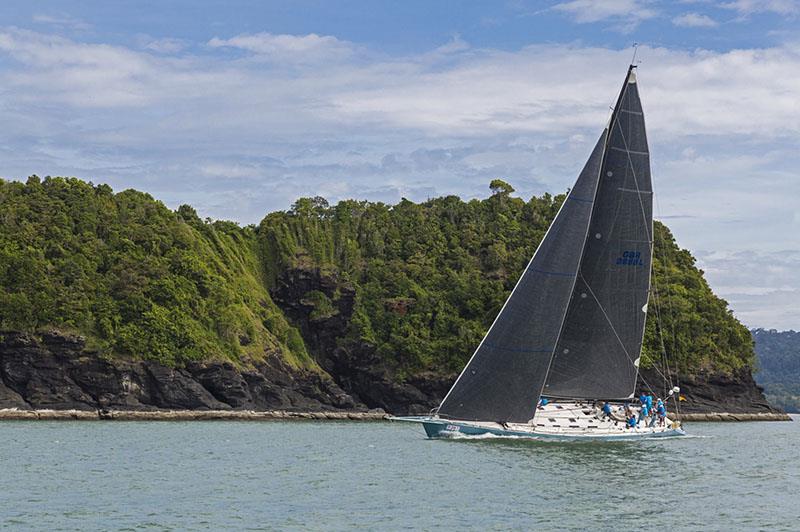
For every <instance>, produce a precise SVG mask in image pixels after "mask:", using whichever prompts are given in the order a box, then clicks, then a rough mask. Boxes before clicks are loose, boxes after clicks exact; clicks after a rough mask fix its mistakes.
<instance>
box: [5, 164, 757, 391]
mask: <svg viewBox="0 0 800 532" xmlns="http://www.w3.org/2000/svg"><path fill="white" fill-rule="evenodd" d="M563 199H564V196H563V195H558V196H550V195H549V194H545V195H543V196H541V197H533V198H531V199H530V200H528V201H525V200H523V199H520V198H517V197H514V196H513V189H511V187H510V186H508V185H507V184H505V183H503V182H501V181H495V182H493V183H492V194H491V196H490V197H488V198H487V199H484V200H471V201H468V202H465V201H462V200H461V199H459V198H458V197H455V196H447V197H442V198H435V199H431V200H428V201H426V202H424V203H413V202H411V201H407V200H403V201H401V202H400V203H398V204H397V205H386V204H383V203H372V202H366V201H356V200H347V201H342V202H339V203H338V204H336V205H329V204H328V203H327V201H325V200H324V199H323V198H303V199H299V200H298V201H297V202H296V203H295V205H294V206H293V207H292V209H291V210H289V211H286V212H274V213H271V214H267V215H266V217H265V218H264V219H263V220H262V221H261V223H260V224H259V225H258V226H248V227H239V226H237V225H236V224H234V223H231V222H224V221H210V220H205V221H204V220H201V219H200V218H199V217H198V216H197V214H196V212H195V211H194V209H192V208H191V207H189V206H182V207H180V208H179V209H178V210H177V211H175V212H173V211H171V210H169V209H168V208H166V207H165V206H164V205H163V204H162V203H161V202H158V201H156V200H154V199H153V198H152V197H150V196H149V195H147V194H144V193H141V192H136V191H133V190H126V191H123V192H119V193H116V194H115V193H113V191H112V190H111V189H110V188H109V187H108V186H106V185H99V186H94V185H92V184H90V183H86V182H83V181H80V180H77V179H65V178H45V179H43V180H40V179H39V178H37V177H31V178H30V179H29V180H28V182H27V183H26V184H23V183H19V182H5V181H0V219H1V220H2V224H0V328H2V329H3V330H18V331H31V332H37V331H43V330H46V329H53V328H55V329H58V330H62V331H66V332H73V333H79V334H81V335H84V336H85V337H86V338H87V341H88V343H89V345H90V346H91V347H92V348H93V349H96V350H97V351H98V352H99V353H100V354H101V356H103V357H105V358H108V359H113V358H120V357H122V358H134V359H146V360H156V361H158V362H161V363H164V364H167V365H171V366H182V365H185V364H187V363H188V362H190V361H200V360H218V361H220V360H224V361H230V362H231V363H233V364H234V365H235V366H237V367H246V366H248V365H250V364H253V363H254V362H257V361H259V360H262V359H263V358H264V357H265V356H267V355H268V354H277V355H278V356H280V357H282V358H283V359H284V360H285V361H287V362H288V363H290V364H291V365H293V366H294V367H303V368H309V369H312V370H314V371H320V372H322V371H325V370H327V371H328V372H331V373H334V372H335V371H337V370H336V367H335V366H336V364H341V363H342V359H341V357H339V358H338V359H337V360H333V361H332V360H331V359H330V357H331V352H332V351H333V350H336V349H339V350H345V351H346V352H348V353H350V354H352V353H361V354H360V355H359V356H360V360H361V362H360V363H363V361H364V360H366V359H365V358H364V356H365V355H364V353H365V352H368V353H369V357H367V358H368V359H369V361H370V362H369V363H370V364H373V365H375V364H379V365H380V366H381V368H382V369H383V370H384V371H385V373H386V374H387V375H389V376H390V379H393V380H396V381H398V382H402V381H405V380H408V379H413V378H414V377H415V376H418V375H421V374H426V375H429V374H434V375H441V376H451V375H452V374H453V373H454V372H456V371H458V370H459V369H460V368H461V367H462V366H463V364H464V363H465V361H466V360H467V358H468V357H469V356H470V354H471V353H472V351H473V350H474V348H475V346H476V345H477V343H478V342H479V341H480V339H481V336H482V335H483V334H484V332H485V331H486V329H487V328H488V326H489V325H490V324H491V321H492V320H493V318H494V316H495V314H496V313H497V311H498V310H499V308H500V307H501V305H502V303H503V301H504V299H505V297H506V296H507V294H508V293H509V291H510V290H511V288H512V287H513V285H514V283H515V282H516V278H517V276H518V275H519V273H520V272H521V270H522V269H523V268H524V266H525V264H526V263H527V261H528V259H529V258H530V256H531V255H532V253H533V252H534V250H535V248H536V246H537V244H538V242H539V240H540V239H541V238H542V236H543V235H544V233H545V231H546V229H547V227H548V225H549V223H550V221H551V220H552V218H553V217H554V215H555V214H556V212H557V211H558V208H559V206H560V203H561V201H563ZM655 243H656V250H655V259H654V266H655V268H654V293H657V294H658V297H655V296H653V297H651V304H650V306H649V310H648V312H649V313H650V315H649V318H650V319H649V320H648V325H647V331H646V340H645V342H646V345H645V358H644V364H645V366H647V365H648V364H650V363H651V362H652V361H653V360H660V358H661V353H662V351H663V350H664V349H665V350H666V351H667V353H668V354H669V356H670V360H671V361H672V364H673V366H677V367H679V368H680V370H681V372H682V373H686V374H696V373H700V372H716V373H720V374H732V373H734V372H736V371H741V370H743V369H746V368H747V367H748V366H751V365H752V364H753V361H754V358H753V357H754V354H753V346H752V339H751V337H750V334H749V331H748V330H747V329H746V328H745V327H743V326H742V325H741V324H740V323H739V322H738V321H737V320H736V319H735V318H734V317H733V316H732V314H731V313H730V311H729V310H728V308H727V303H726V302H725V301H723V300H721V299H719V298H717V297H716V296H714V294H713V293H712V292H711V290H710V288H709V287H708V285H707V283H706V282H705V280H704V279H703V275H702V272H701V271H700V270H698V269H697V268H696V267H695V265H694V259H693V258H692V256H691V255H690V254H689V252H688V251H686V250H681V249H679V248H678V247H677V245H676V244H675V241H674V239H673V237H672V235H671V233H670V232H669V230H668V229H667V228H666V227H665V226H663V225H661V224H658V223H657V224H656V234H655ZM312 278H313V280H314V281H313V282H311V281H310V279H312ZM298 291H299V292H298ZM334 377H335V378H337V376H336V375H334ZM345 388H346V386H345Z"/></svg>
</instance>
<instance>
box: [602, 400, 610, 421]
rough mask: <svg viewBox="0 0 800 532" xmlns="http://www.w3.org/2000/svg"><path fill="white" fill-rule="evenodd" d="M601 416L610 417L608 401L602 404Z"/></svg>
mask: <svg viewBox="0 0 800 532" xmlns="http://www.w3.org/2000/svg"><path fill="white" fill-rule="evenodd" d="M603 414H605V417H611V405H610V404H608V401H605V402H604V403H603Z"/></svg>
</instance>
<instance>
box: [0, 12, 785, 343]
mask: <svg viewBox="0 0 800 532" xmlns="http://www.w3.org/2000/svg"><path fill="white" fill-rule="evenodd" d="M798 30H800V0H673V1H661V0H602V1H601V0H550V1H545V0H542V1H523V0H517V1H507V2H503V1H501V0H499V1H493V2H488V1H487V2H480V1H439V2H432V1H429V0H424V1H421V0H420V1H418V0H405V1H403V2H389V1H367V0H365V1H361V2H355V1H338V2H337V1H333V0H294V1H292V2H270V1H244V0H226V1H205V2H201V1H196V0H192V1H172V2H169V1H136V2H134V1H116V2H107V1H92V0H88V1H71V0H58V1H56V0H51V1H47V0H45V1H37V2H30V1H25V2H22V1H13V0H9V1H6V2H3V3H0V123H1V124H2V126H3V127H2V128H0V176H2V177H3V178H4V179H20V180H24V179H25V178H26V177H27V176H28V175H31V174H37V175H40V176H45V175H65V176H76V177H80V178H82V179H86V180H89V181H92V182H94V183H108V184H110V185H111V186H112V187H113V188H114V189H115V190H124V189H126V188H136V189H139V190H144V191H147V192H149V193H151V194H152V195H153V196H154V197H156V198H158V199H160V200H162V201H164V203H166V204H167V205H168V206H170V207H172V208H176V207H177V206H178V205H180V204H182V203H189V204H191V205H193V206H195V207H196V208H197V209H198V211H199V213H200V214H201V216H207V217H211V218H215V219H231V220H235V221H238V222H240V223H243V224H249V223H258V221H260V220H261V218H262V217H263V216H264V215H265V214H266V213H267V212H270V211H273V210H283V209H287V208H289V207H290V206H291V204H292V203H293V202H294V200H295V199H296V198H298V197H301V196H316V195H322V196H324V197H326V198H327V199H328V200H329V201H331V202H335V201H337V200H340V199H346V198H358V199H368V200H374V201H384V202H387V203H393V202H397V201H398V200H399V199H400V198H403V197H405V198H408V199H411V200H413V201H423V200H425V199H427V198H430V197H435V196H440V195H446V194H457V195H459V196H461V197H462V198H465V199H469V198H482V197H486V196H487V195H488V194H489V189H488V183H489V182H490V181H491V180H492V179H494V178H502V179H504V180H506V181H507V182H509V183H511V184H512V185H513V186H514V187H515V189H516V194H518V195H519V196H520V197H522V198H525V199H528V198H529V197H531V196H532V195H539V194H542V193H544V192H551V193H559V192H563V191H565V190H566V189H567V187H569V186H570V185H571V184H572V183H573V182H574V180H575V178H576V176H577V174H578V172H579V170H580V169H581V167H582V166H583V164H584V162H585V160H586V158H587V157H588V155H589V152H590V151H591V148H592V146H593V143H594V141H595V140H596V139H597V137H598V136H599V134H600V132H601V130H602V128H603V127H604V125H605V123H606V121H607V119H608V117H609V112H610V110H609V106H610V105H612V104H613V101H614V99H615V97H616V94H617V92H618V90H619V86H620V84H621V82H622V79H623V78H624V75H625V72H626V69H627V66H628V64H629V62H630V61H631V58H632V52H633V43H634V42H638V43H640V45H639V48H638V52H637V58H636V61H637V64H638V65H639V66H638V68H639V73H638V80H639V88H640V93H641V96H642V100H643V105H644V109H645V116H646V120H647V127H648V139H649V143H650V152H651V161H652V166H653V176H654V180H655V191H656V209H655V214H656V217H657V218H659V219H661V220H662V221H664V222H665V223H666V224H667V225H668V226H669V227H670V228H671V229H672V230H673V233H674V234H675V236H676V238H677V241H678V244H679V245H681V246H682V247H685V248H688V249H689V250H690V251H691V252H692V253H693V254H694V256H695V257H697V259H698V265H699V266H700V267H701V268H702V269H703V270H704V271H705V273H706V277H707V279H708V281H709V283H710V284H711V286H712V288H713V289H714V290H715V292H716V293H717V294H718V295H720V296H721V297H723V298H725V299H726V300H727V301H728V302H729V303H730V305H731V308H732V309H733V311H734V313H735V314H736V316H737V317H738V318H739V319H741V320H742V321H743V322H744V323H745V324H746V325H748V326H750V327H764V328H776V329H790V328H793V329H800V275H798V272H800V237H798V235H799V234H800V171H798V168H800V150H799V149H798V144H799V143H800V103H798V98H799V97H800V31H798Z"/></svg>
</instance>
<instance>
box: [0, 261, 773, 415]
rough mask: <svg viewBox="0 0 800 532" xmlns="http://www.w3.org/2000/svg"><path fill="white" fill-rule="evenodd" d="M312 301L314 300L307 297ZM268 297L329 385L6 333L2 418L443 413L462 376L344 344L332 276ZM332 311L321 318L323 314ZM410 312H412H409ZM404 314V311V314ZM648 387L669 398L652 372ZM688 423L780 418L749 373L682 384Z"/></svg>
mask: <svg viewBox="0 0 800 532" xmlns="http://www.w3.org/2000/svg"><path fill="white" fill-rule="evenodd" d="M312 292H319V293H322V294H324V297H321V296H320V295H319V294H316V299H315V298H312V297H308V294H310V293H312ZM272 297H273V298H274V300H275V302H276V303H277V304H278V305H279V306H280V307H281V309H282V310H283V311H284V312H285V313H286V315H287V316H288V317H289V318H290V319H291V320H292V322H293V323H295V325H297V326H298V327H299V328H300V330H301V333H302V335H303V338H304V340H305V342H306V345H307V346H308V347H309V349H310V351H311V353H312V354H313V356H314V357H315V358H316V360H317V361H318V362H319V364H320V365H321V366H322V367H323V368H324V369H325V370H326V371H327V372H328V374H329V375H330V376H331V377H332V379H331V378H329V377H328V376H326V375H323V374H320V373H316V372H312V371H304V370H298V369H295V368H293V367H290V366H288V365H287V364H286V363H285V362H283V361H282V360H281V358H280V357H279V356H277V355H271V356H267V357H266V361H265V362H263V363H260V364H258V365H257V366H256V367H254V368H249V369H241V368H237V367H236V366H234V365H233V364H231V363H228V362H212V363H203V364H200V363H198V364H190V365H188V366H187V367H185V368H169V367H166V366H163V365H160V364H158V363H155V362H149V361H132V360H121V359H110V360H107V359H104V358H102V357H100V356H99V354H98V353H96V352H93V351H91V350H87V349H86V346H85V342H84V340H83V339H82V338H80V337H76V336H68V335H62V334H59V333H55V332H54V333H45V334H43V335H41V337H40V338H39V337H35V336H33V335H29V334H24V333H19V332H5V333H0V338H1V339H0V408H20V409H31V408H33V409H56V410H67V409H72V410H84V411H89V410H97V409H101V410H102V409H107V410H127V411H136V410H155V409H183V410H214V411H222V410H289V411H291V410H294V411H306V412H308V411H317V412H319V411H336V410H366V409H367V408H381V409H383V410H385V411H387V412H390V413H393V414H423V413H427V412H428V411H430V409H432V408H435V407H436V406H438V405H439V404H440V403H441V401H442V399H443V398H444V396H445V394H446V393H447V391H448V390H449V388H450V386H451V384H452V383H453V381H454V380H455V378H456V376H457V375H456V374H446V375H442V374H437V373H431V372H428V373H421V374H417V375H413V376H411V377H409V378H408V379H406V380H404V381H401V380H400V379H399V378H397V376H396V372H395V371H394V370H393V368H392V367H390V366H388V365H387V363H386V361H385V360H383V359H381V358H380V357H379V356H378V355H377V354H376V353H375V348H374V346H372V345H370V344H368V343H364V342H354V341H348V340H346V334H347V330H348V325H349V323H350V319H351V317H352V315H353V309H354V306H355V290H354V289H353V287H352V286H350V285H349V284H348V283H346V282H344V281H342V280H341V279H340V278H338V276H337V275H336V274H335V273H332V272H322V271H320V270H318V269H303V268H295V269H290V270H287V271H285V272H284V274H283V275H282V276H281V277H280V278H279V279H278V283H277V285H276V287H275V289H274V290H273V291H272ZM319 301H323V302H324V304H325V305H326V308H325V309H324V312H322V311H321V309H319V308H317V305H318V304H319ZM409 304H411V303H409ZM401 308H405V307H402V306H399V307H398V312H400V311H401ZM641 377H642V378H640V388H641V389H646V387H645V384H644V383H645V382H648V383H650V385H652V386H655V387H656V391H657V393H658V392H660V391H661V390H663V389H664V388H665V386H664V385H663V383H662V381H661V378H660V376H659V375H658V374H657V373H656V372H655V371H652V370H650V371H648V370H645V371H643V372H642V375H641ZM680 386H681V395H683V396H684V397H685V398H686V399H687V400H686V401H684V402H681V409H682V411H683V412H686V413H708V412H729V413H759V412H761V413H769V412H780V410H779V409H776V408H773V407H772V406H771V405H770V404H769V403H768V402H767V400H766V399H765V398H764V394H763V389H762V388H760V387H759V386H757V385H756V383H755V382H754V380H753V378H752V375H751V371H750V370H749V368H744V369H742V370H741V371H740V372H738V373H737V374H735V375H733V376H724V375H707V374H701V375H697V376H693V377H686V376H684V377H681V378H680Z"/></svg>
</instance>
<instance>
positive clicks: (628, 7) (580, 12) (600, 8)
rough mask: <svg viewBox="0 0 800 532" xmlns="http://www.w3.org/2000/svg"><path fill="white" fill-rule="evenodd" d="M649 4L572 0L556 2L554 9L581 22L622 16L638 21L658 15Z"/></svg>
mask: <svg viewBox="0 0 800 532" xmlns="http://www.w3.org/2000/svg"><path fill="white" fill-rule="evenodd" d="M649 4H650V2H645V1H642V0H570V1H569V2H562V3H559V4H556V5H555V6H553V9H555V10H556V11H562V12H564V13H568V14H570V15H572V16H573V17H574V19H575V21H576V22H579V23H587V22H598V21H601V20H608V19H620V18H628V19H629V21H630V22H631V23H638V22H639V21H642V20H645V19H649V18H653V17H655V16H656V15H658V11H657V10H655V9H653V8H652V7H649Z"/></svg>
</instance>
